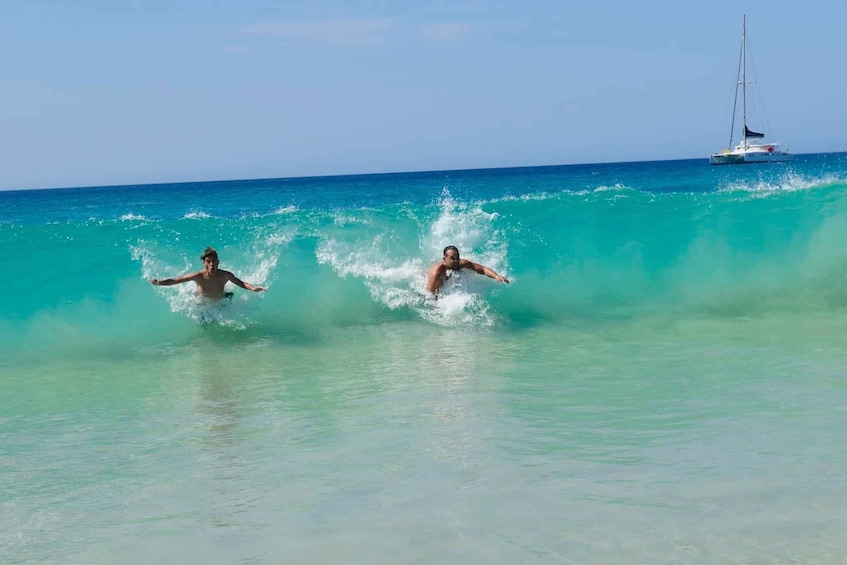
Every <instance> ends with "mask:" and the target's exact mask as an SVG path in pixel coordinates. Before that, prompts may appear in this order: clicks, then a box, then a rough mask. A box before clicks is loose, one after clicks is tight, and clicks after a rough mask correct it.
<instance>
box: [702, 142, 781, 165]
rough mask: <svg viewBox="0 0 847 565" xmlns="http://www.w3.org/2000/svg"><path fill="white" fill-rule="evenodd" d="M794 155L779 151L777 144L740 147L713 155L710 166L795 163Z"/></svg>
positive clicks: (710, 158)
mask: <svg viewBox="0 0 847 565" xmlns="http://www.w3.org/2000/svg"><path fill="white" fill-rule="evenodd" d="M793 160H794V155H793V154H791V153H789V152H787V151H782V150H781V149H779V146H778V145H777V144H770V145H748V146H747V147H746V148H745V147H743V146H738V147H736V148H735V149H733V150H732V151H724V152H722V153H712V155H711V156H710V157H709V164H710V165H745V164H749V163H779V162H784V161H793Z"/></svg>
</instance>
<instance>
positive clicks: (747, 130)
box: [744, 126, 765, 137]
mask: <svg viewBox="0 0 847 565" xmlns="http://www.w3.org/2000/svg"><path fill="white" fill-rule="evenodd" d="M744 137H765V134H763V133H759V132H757V131H750V128H748V127H747V126H744Z"/></svg>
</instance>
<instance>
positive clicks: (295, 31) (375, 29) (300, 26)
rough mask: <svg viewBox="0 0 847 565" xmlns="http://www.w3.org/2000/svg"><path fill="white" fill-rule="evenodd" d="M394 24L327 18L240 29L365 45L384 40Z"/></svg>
mask: <svg viewBox="0 0 847 565" xmlns="http://www.w3.org/2000/svg"><path fill="white" fill-rule="evenodd" d="M392 27H393V25H392V22H391V20H386V19H368V20H328V21H323V22H300V23H289V22H282V21H267V22H262V23H258V24H253V25H250V26H245V27H243V28H242V29H241V31H242V33H246V34H251V35H271V36H276V37H296V38H300V39H305V40H307V41H311V42H314V43H328V44H330V45H344V46H352V47H365V46H369V45H377V44H379V43H382V42H383V41H384V40H385V34H386V32H388V31H389V30H390V29H391V28H392Z"/></svg>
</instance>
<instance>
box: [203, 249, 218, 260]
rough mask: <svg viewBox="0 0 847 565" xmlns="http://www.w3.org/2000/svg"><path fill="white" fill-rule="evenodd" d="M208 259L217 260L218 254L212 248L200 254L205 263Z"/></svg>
mask: <svg viewBox="0 0 847 565" xmlns="http://www.w3.org/2000/svg"><path fill="white" fill-rule="evenodd" d="M207 258H209V259H217V258H218V252H217V251H215V250H214V249H212V248H211V247H207V248H206V249H204V250H203V253H201V254H200V260H201V261H205V260H206V259H207Z"/></svg>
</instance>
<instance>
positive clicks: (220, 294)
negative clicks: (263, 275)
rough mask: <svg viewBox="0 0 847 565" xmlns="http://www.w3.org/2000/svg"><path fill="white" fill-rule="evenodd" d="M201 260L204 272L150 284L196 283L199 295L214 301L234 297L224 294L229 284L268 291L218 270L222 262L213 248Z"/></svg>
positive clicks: (201, 256) (152, 281)
mask: <svg viewBox="0 0 847 565" xmlns="http://www.w3.org/2000/svg"><path fill="white" fill-rule="evenodd" d="M200 259H202V260H203V267H204V269H203V270H202V271H197V272H196V273H188V274H185V275H181V276H179V277H174V278H170V279H151V280H150V284H152V285H155V286H171V285H174V284H182V283H185V282H188V281H194V283H195V284H196V285H197V294H199V295H200V296H203V297H205V298H214V299H221V298H231V297H232V293H231V292H224V287H225V286H226V283H228V282H231V283H232V284H234V285H235V286H240V287H241V288H243V289H245V290H250V291H253V292H262V291H265V290H267V289H266V288H265V287H263V286H253V285H252V284H250V283H247V282H244V281H242V280H241V279H239V278H238V277H236V276H235V275H233V274H232V273H230V272H229V271H224V270H223V269H218V263H220V261H218V252H217V251H215V250H214V249H212V248H211V247H207V248H206V249H205V250H204V251H203V254H202V255H200Z"/></svg>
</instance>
